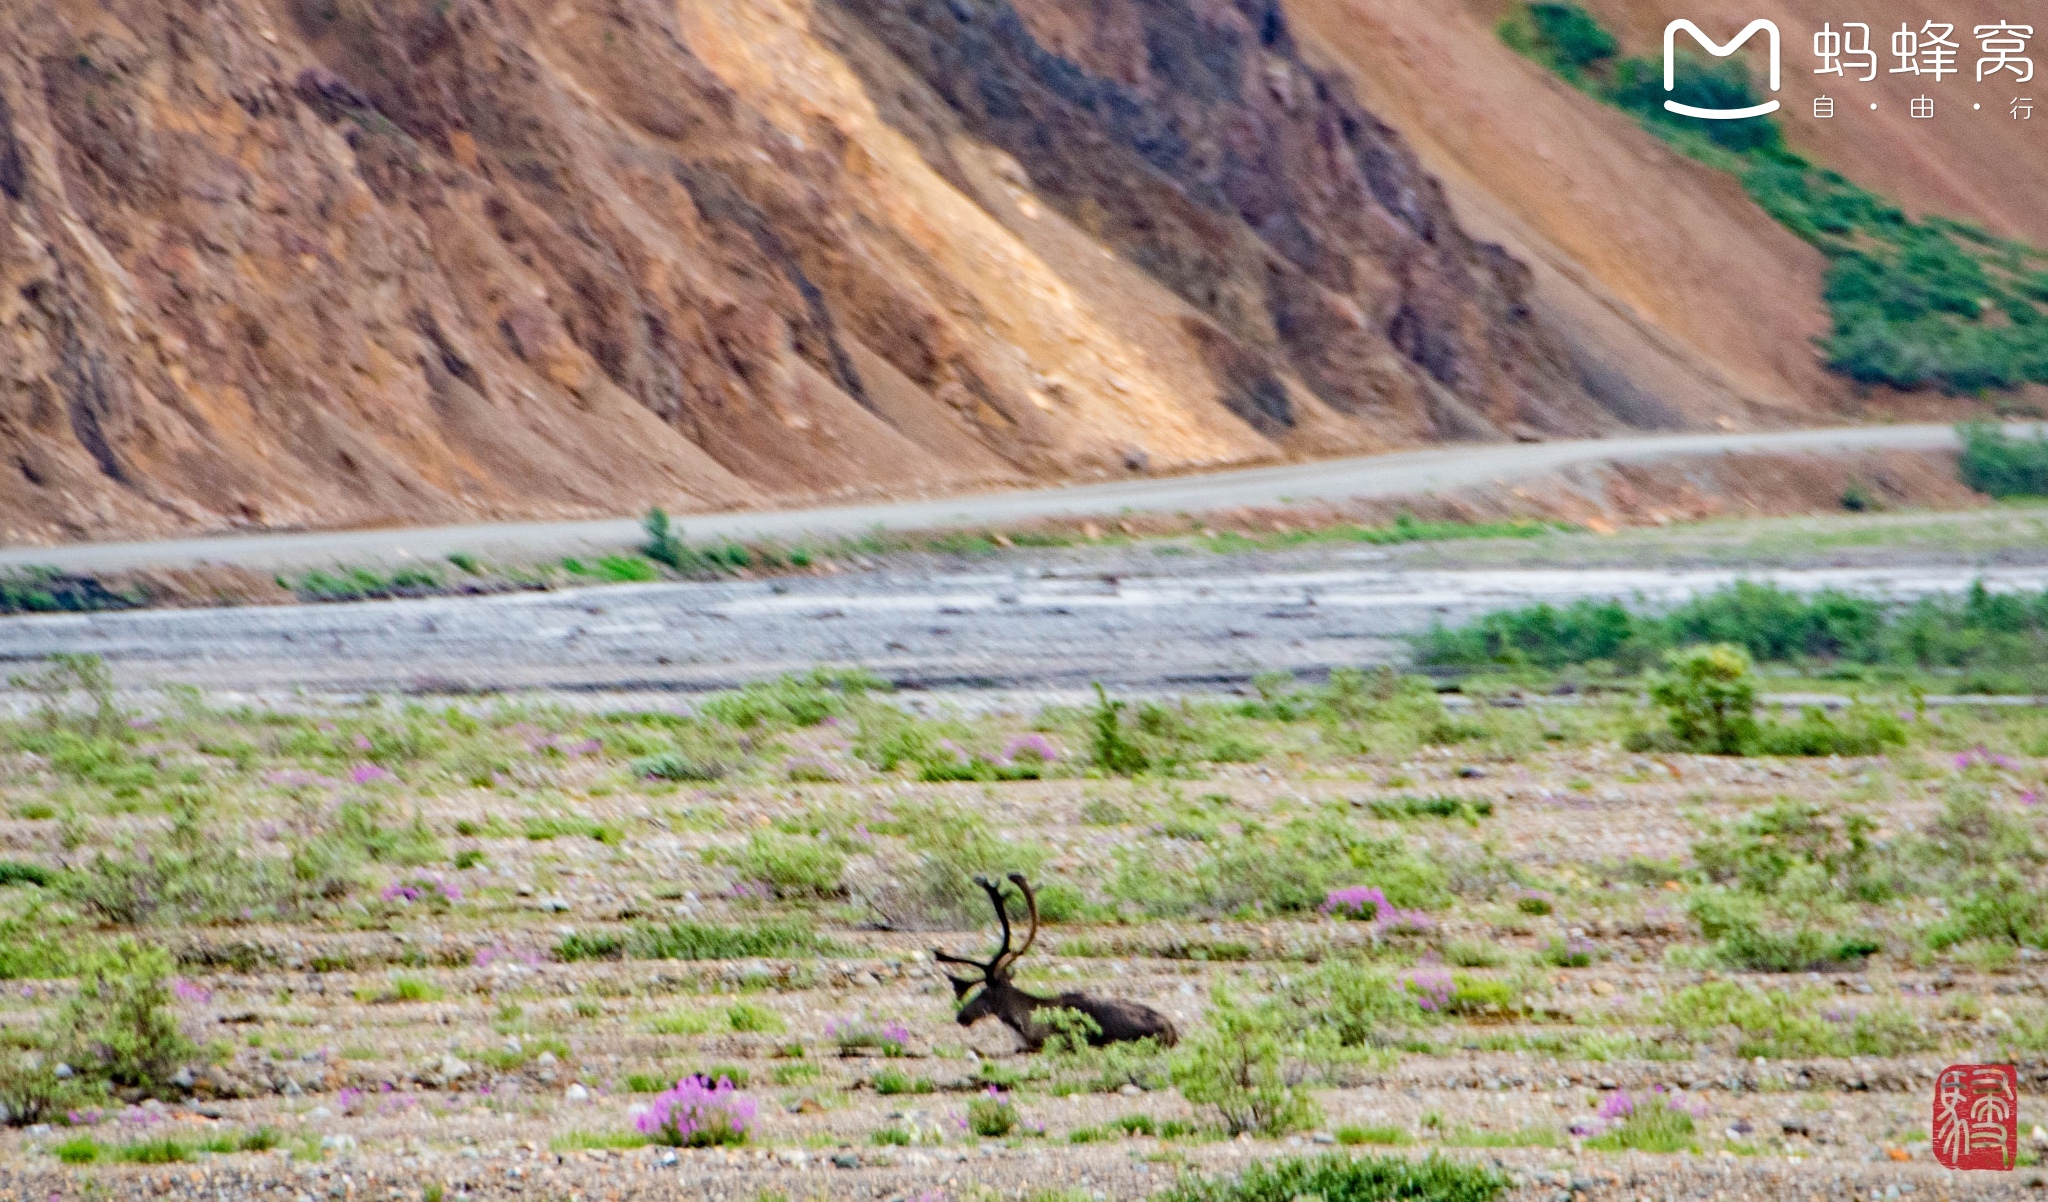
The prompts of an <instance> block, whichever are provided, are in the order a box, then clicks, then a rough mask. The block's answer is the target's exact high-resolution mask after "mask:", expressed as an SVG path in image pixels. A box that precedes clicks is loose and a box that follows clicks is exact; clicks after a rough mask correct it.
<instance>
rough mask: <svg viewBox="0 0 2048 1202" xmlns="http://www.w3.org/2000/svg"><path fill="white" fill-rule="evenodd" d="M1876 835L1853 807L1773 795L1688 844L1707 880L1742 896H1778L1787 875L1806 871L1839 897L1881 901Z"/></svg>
mask: <svg viewBox="0 0 2048 1202" xmlns="http://www.w3.org/2000/svg"><path fill="white" fill-rule="evenodd" d="M1876 831H1877V820H1876V819H1874V818H1872V817H1871V816H1870V815H1868V814H1865V813H1863V812H1862V811H1860V810H1853V809H1837V808H1835V807H1832V806H1827V805H1823V804H1821V803H1819V802H1813V801H1807V800H1804V799H1802V798H1789V797H1781V798H1778V799H1777V800H1776V801H1773V802H1772V803H1770V804H1769V805H1766V806H1762V807H1759V808H1757V809H1753V810H1750V811H1749V812H1748V813H1746V814H1744V815H1742V817H1740V818H1738V819H1737V820H1736V821H1735V822H1734V823H1733V824H1732V825H1731V826H1726V827H1715V828H1713V829H1712V830H1710V832H1709V833H1708V834H1707V835H1706V836H1705V837H1704V838H1701V839H1699V840H1697V841H1695V842H1694V843H1693V845H1692V855H1693V862H1694V863H1695V864H1697V865H1698V866H1699V870H1700V872H1701V873H1703V874H1704V875H1705V876H1706V878H1707V879H1708V880H1710V881H1713V882H1716V883H1718V884H1724V885H1732V886H1735V887H1737V888H1740V889H1743V890H1745V891H1747V892H1750V893H1757V894H1775V893H1778V892H1779V891H1780V890H1781V889H1783V888H1784V886H1785V884H1786V879H1787V877H1789V876H1790V875H1791V874H1792V873H1794V872H1795V871H1798V870H1800V869H1802V868H1814V869H1818V870H1819V871H1820V874H1821V878H1822V880H1823V881H1824V882H1825V883H1826V884H1827V885H1828V886H1829V887H1830V888H1832V889H1834V890H1836V891H1838V892H1840V893H1843V894H1847V895H1851V896H1854V897H1856V898H1858V899H1860V900H1863V901H1883V900H1884V898H1885V896H1886V894H1887V886H1886V884H1885V882H1884V880H1883V878H1882V876H1881V874H1880V868H1881V865H1880V861H1879V854H1878V851H1877V848H1876V846H1875V844H1874V842H1873V838H1874V836H1875V833H1876Z"/></svg>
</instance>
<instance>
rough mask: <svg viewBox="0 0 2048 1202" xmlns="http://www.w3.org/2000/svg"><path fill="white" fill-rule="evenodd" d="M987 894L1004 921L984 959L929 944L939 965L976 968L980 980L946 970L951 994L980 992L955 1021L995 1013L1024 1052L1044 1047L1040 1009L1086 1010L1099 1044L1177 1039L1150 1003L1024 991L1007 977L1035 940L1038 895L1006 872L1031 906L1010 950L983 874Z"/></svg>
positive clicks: (1004, 912)
mask: <svg viewBox="0 0 2048 1202" xmlns="http://www.w3.org/2000/svg"><path fill="white" fill-rule="evenodd" d="M974 883H975V884H977V885H980V886H981V887H982V889H983V890H985V891H986V892H987V893H988V900H989V903H990V904H991V905H993V906H995V908H996V921H998V922H1000V923H1002V924H1003V945H1002V946H1001V947H999V948H997V949H996V954H995V955H994V956H993V957H991V958H990V959H989V960H988V961H986V962H983V961H980V960H969V959H967V958H966V957H964V956H949V955H947V954H946V953H945V952H942V951H940V950H939V949H938V948H933V949H932V956H933V958H934V959H936V960H938V962H939V963H941V964H964V965H966V966H967V967H969V968H975V969H979V970H980V971H981V977H980V979H979V980H966V979H962V978H960V977H956V976H954V975H953V974H952V973H950V972H949V973H947V974H946V979H947V980H949V981H951V982H953V998H954V1000H956V1001H958V1000H960V999H962V998H966V997H967V994H968V991H969V990H971V989H973V988H975V987H976V986H977V985H978V986H980V987H981V992H980V993H977V994H975V995H974V997H973V998H971V999H969V1000H968V1002H967V1004H966V1005H964V1006H962V1007H960V1025H961V1026H963V1027H971V1026H973V1025H974V1024H975V1023H978V1022H980V1021H981V1020H982V1019H984V1018H988V1017H990V1016H994V1017H995V1018H997V1019H1000V1020H1001V1021H1002V1024H1003V1025H1004V1026H1006V1027H1008V1028H1010V1029H1011V1030H1012V1031H1015V1032H1016V1033H1017V1035H1018V1036H1019V1037H1020V1038H1021V1039H1023V1041H1024V1048H1025V1050H1026V1051H1030V1052H1036V1051H1038V1050H1039V1049H1040V1048H1042V1047H1044V1046H1045V1041H1046V1039H1047V1038H1048V1037H1050V1036H1051V1035H1052V1033H1053V1028H1052V1027H1051V1026H1049V1025H1047V1024H1046V1023H1043V1022H1040V1021H1039V1020H1038V1019H1037V1018H1036V1017H1034V1015H1036V1013H1037V1012H1038V1011H1040V1010H1072V1011H1075V1012H1076V1013H1079V1014H1085V1015H1087V1016H1088V1017H1089V1018H1090V1019H1091V1020H1093V1022H1094V1024H1095V1030H1093V1031H1091V1032H1089V1033H1088V1042H1089V1043H1090V1044H1091V1045H1093V1046H1095V1047H1098V1048H1099V1047H1101V1046H1102V1045H1104V1044H1106V1043H1124V1042H1127V1041H1130V1040H1134V1039H1156V1040H1158V1041H1159V1042H1160V1043H1161V1044H1163V1045H1165V1046H1167V1047H1172V1046H1173V1045H1174V1043H1175V1042H1176V1041H1178V1040H1179V1039H1180V1032H1179V1031H1176V1030H1175V1029H1174V1026H1173V1021H1172V1020H1171V1019H1169V1018H1167V1017H1166V1016H1165V1015H1164V1014H1161V1013H1159V1011H1157V1010H1154V1009H1153V1008H1152V1007H1150V1006H1143V1005H1140V1004H1138V1003H1137V1002H1124V1001H1118V1000H1116V999H1115V998H1093V997H1089V996H1088V995H1087V994H1085V993H1063V994H1060V995H1059V996H1058V997H1041V996H1039V995H1038V994H1035V993H1026V992H1024V991H1023V990H1021V989H1019V988H1017V986H1016V985H1015V984H1013V983H1012V982H1011V979H1010V978H1011V974H1012V973H1013V972H1014V971H1015V969H1016V967H1017V961H1018V960H1020V959H1022V958H1023V956H1024V953H1025V952H1028V951H1030V950H1031V945H1032V944H1033V943H1036V942H1037V941H1038V896H1037V895H1036V894H1034V893H1033V892H1032V891H1031V882H1029V881H1027V880H1025V879H1024V874H1023V873H1021V872H1013V873H1011V874H1010V883H1011V884H1013V885H1015V886H1017V890H1018V892H1020V893H1022V894H1023V895H1024V904H1025V905H1027V906H1029V907H1030V909H1031V933H1030V934H1028V935H1026V936H1025V937H1024V946H1023V947H1020V948H1018V949H1017V950H1016V951H1011V950H1010V912H1009V910H1008V909H1006V908H1005V907H1004V905H1003V888H1002V886H1001V885H1000V884H998V883H997V882H995V881H992V880H990V879H988V878H987V877H985V876H978V877H975V878H974Z"/></svg>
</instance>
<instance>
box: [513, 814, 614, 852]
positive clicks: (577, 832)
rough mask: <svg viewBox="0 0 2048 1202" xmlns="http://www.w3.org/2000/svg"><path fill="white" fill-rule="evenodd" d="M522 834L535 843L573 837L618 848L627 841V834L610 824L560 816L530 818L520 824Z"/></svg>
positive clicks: (549, 815) (548, 815)
mask: <svg viewBox="0 0 2048 1202" xmlns="http://www.w3.org/2000/svg"><path fill="white" fill-rule="evenodd" d="M520 833H521V834H523V835H525V836H526V837H527V838H528V839H530V840H532V841H533V842H535V843H544V842H546V841H547V840H549V839H560V838H564V837H573V838H584V839H594V840H596V841H597V842H599V843H602V844H604V845H605V846H607V847H616V846H618V845H619V844H621V843H624V842H625V841H626V832H625V831H623V830H621V829H619V828H618V827H616V826H613V825H611V824H609V823H604V822H598V821H595V820H594V819H589V818H571V817H567V816H564V815H559V814H547V815H541V816H537V817H533V818H528V819H527V820H526V821H525V822H523V823H521V824H520Z"/></svg>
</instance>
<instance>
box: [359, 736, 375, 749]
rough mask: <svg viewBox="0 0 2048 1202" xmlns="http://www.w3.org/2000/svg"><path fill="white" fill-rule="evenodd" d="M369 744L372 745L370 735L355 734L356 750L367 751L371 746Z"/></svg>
mask: <svg viewBox="0 0 2048 1202" xmlns="http://www.w3.org/2000/svg"><path fill="white" fill-rule="evenodd" d="M371 746H372V744H371V742H370V736H368V735H357V736H356V750H357V751H368V750H369V749H370V748H371Z"/></svg>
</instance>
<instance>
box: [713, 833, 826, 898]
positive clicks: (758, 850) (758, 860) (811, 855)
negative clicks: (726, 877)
mask: <svg viewBox="0 0 2048 1202" xmlns="http://www.w3.org/2000/svg"><path fill="white" fill-rule="evenodd" d="M725 858H726V859H727V860H728V861H729V862H730V863H731V864H732V867H733V871H734V872H736V873H738V874H739V876H740V878H741V879H743V880H748V881H758V882H760V883H762V884H764V885H766V886H768V887H769V888H770V889H772V890H774V891H775V896H777V897H836V896H838V895H839V894H840V893H841V892H842V891H843V888H844V886H843V885H842V884H841V881H840V876H841V874H843V873H844V872H845V871H846V857H845V856H844V855H843V854H841V853H840V852H839V851H838V850H837V849H836V848H834V847H833V846H832V845H831V844H830V843H827V842H824V841H822V840H819V839H810V838H800V837H793V836H789V835H783V834H776V833H772V832H767V831H762V832H757V833H756V834H754V835H752V836H750V837H749V838H748V839H747V845H746V846H745V847H744V848H741V849H740V850H739V851H737V852H734V853H731V854H730V855H729V856H727V857H725Z"/></svg>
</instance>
